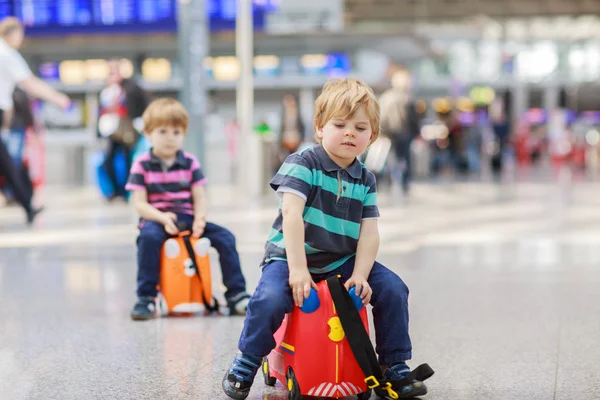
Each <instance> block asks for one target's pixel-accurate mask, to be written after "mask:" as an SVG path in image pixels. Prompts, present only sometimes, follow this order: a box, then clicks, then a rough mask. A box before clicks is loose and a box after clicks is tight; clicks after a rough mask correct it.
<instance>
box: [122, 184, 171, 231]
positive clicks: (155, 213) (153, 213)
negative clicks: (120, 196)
mask: <svg viewBox="0 0 600 400" xmlns="http://www.w3.org/2000/svg"><path fill="white" fill-rule="evenodd" d="M131 194H132V200H133V205H134V206H135V209H136V211H137V212H138V214H140V217H142V218H143V219H145V220H147V221H156V222H158V223H161V224H163V225H164V226H165V230H166V231H167V232H168V233H170V234H171V235H174V234H176V233H177V231H178V229H177V226H176V225H175V221H176V220H177V216H176V215H175V214H173V213H164V212H162V211H159V210H157V209H156V208H154V207H153V206H152V205H150V203H148V192H147V191H146V189H136V190H133V191H132V193H131Z"/></svg>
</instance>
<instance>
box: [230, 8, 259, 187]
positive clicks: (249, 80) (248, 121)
mask: <svg viewBox="0 0 600 400" xmlns="http://www.w3.org/2000/svg"><path fill="white" fill-rule="evenodd" d="M252 3H253V2H252V0H237V19H236V24H235V38H236V44H235V45H236V55H237V58H238V61H239V63H240V78H239V80H238V83H237V92H236V110H237V118H238V123H239V128H240V132H239V149H240V151H239V152H238V157H239V160H238V161H239V163H238V165H239V168H238V177H237V183H238V187H239V189H240V190H241V191H242V193H244V194H247V195H249V196H251V197H258V196H260V194H261V192H262V186H263V185H264V182H263V180H264V179H263V168H262V164H263V162H264V160H263V156H262V153H263V152H262V146H261V143H260V138H259V136H258V135H255V134H254V133H253V131H254V129H253V122H254V75H253V65H252V61H253V50H254V49H253V20H252Z"/></svg>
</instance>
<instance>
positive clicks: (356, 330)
mask: <svg viewBox="0 0 600 400" xmlns="http://www.w3.org/2000/svg"><path fill="white" fill-rule="evenodd" d="M327 285H328V286H329V292H330V293H331V297H332V299H333V303H334V304H335V309H336V311H337V314H338V316H339V318H340V322H341V324H342V328H343V329H344V333H345V334H346V338H347V339H348V343H349V344H350V348H351V349H352V353H353V354H354V358H356V361H357V362H358V365H359V366H360V369H361V370H362V371H363V373H364V374H365V377H366V378H365V382H366V384H367V387H368V388H369V389H375V392H376V393H377V395H379V396H385V397H388V398H391V399H397V398H398V391H400V390H402V387H404V386H407V385H410V384H412V383H413V382H414V381H421V382H422V381H424V380H426V379H428V378H430V377H431V376H432V375H433V373H434V371H433V369H432V368H431V367H430V366H429V365H428V364H421V365H419V366H418V367H417V368H415V369H414V370H412V371H411V372H410V373H409V374H408V375H407V376H405V377H404V378H402V379H398V380H387V379H385V377H384V376H383V373H382V372H381V366H380V365H379V361H378V360H377V355H376V354H375V350H374V349H373V344H372V343H371V339H370V338H369V334H368V333H367V330H366V329H365V326H364V325H363V322H362V319H361V317H360V314H359V313H358V310H357V309H356V306H355V305H354V302H353V301H352V299H351V297H350V294H348V291H347V290H346V288H345V287H344V285H343V284H342V281H341V276H339V275H338V276H332V277H330V278H328V279H327Z"/></svg>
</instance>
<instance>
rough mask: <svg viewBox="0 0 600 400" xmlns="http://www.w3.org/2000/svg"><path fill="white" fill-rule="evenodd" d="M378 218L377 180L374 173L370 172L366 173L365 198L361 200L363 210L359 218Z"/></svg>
mask: <svg viewBox="0 0 600 400" xmlns="http://www.w3.org/2000/svg"><path fill="white" fill-rule="evenodd" d="M376 218H379V208H378V207H377V181H376V180H375V175H373V174H372V173H371V172H369V173H368V174H367V180H366V185H365V198H364V200H363V212H362V218H361V219H376Z"/></svg>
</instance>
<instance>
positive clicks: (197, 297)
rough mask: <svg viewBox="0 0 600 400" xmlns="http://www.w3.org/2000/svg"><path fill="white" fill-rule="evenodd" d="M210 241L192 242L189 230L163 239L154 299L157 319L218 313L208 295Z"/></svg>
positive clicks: (217, 306)
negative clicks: (158, 280) (165, 239)
mask: <svg viewBox="0 0 600 400" xmlns="http://www.w3.org/2000/svg"><path fill="white" fill-rule="evenodd" d="M209 249H210V240H208V239H207V238H200V239H196V238H194V237H192V236H191V232H190V231H189V230H184V229H181V228H180V233H179V234H178V235H177V236H175V237H172V238H169V239H167V241H166V242H165V243H164V245H163V247H162V251H161V265H160V284H159V291H158V296H157V309H158V311H159V315H161V316H167V315H169V314H190V313H198V312H200V311H202V309H203V308H204V309H205V310H206V311H207V312H214V311H217V312H218V310H219V303H218V302H217V300H216V299H215V298H214V297H213V295H212V282H211V277H210V259H209V255H208V250H209Z"/></svg>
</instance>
